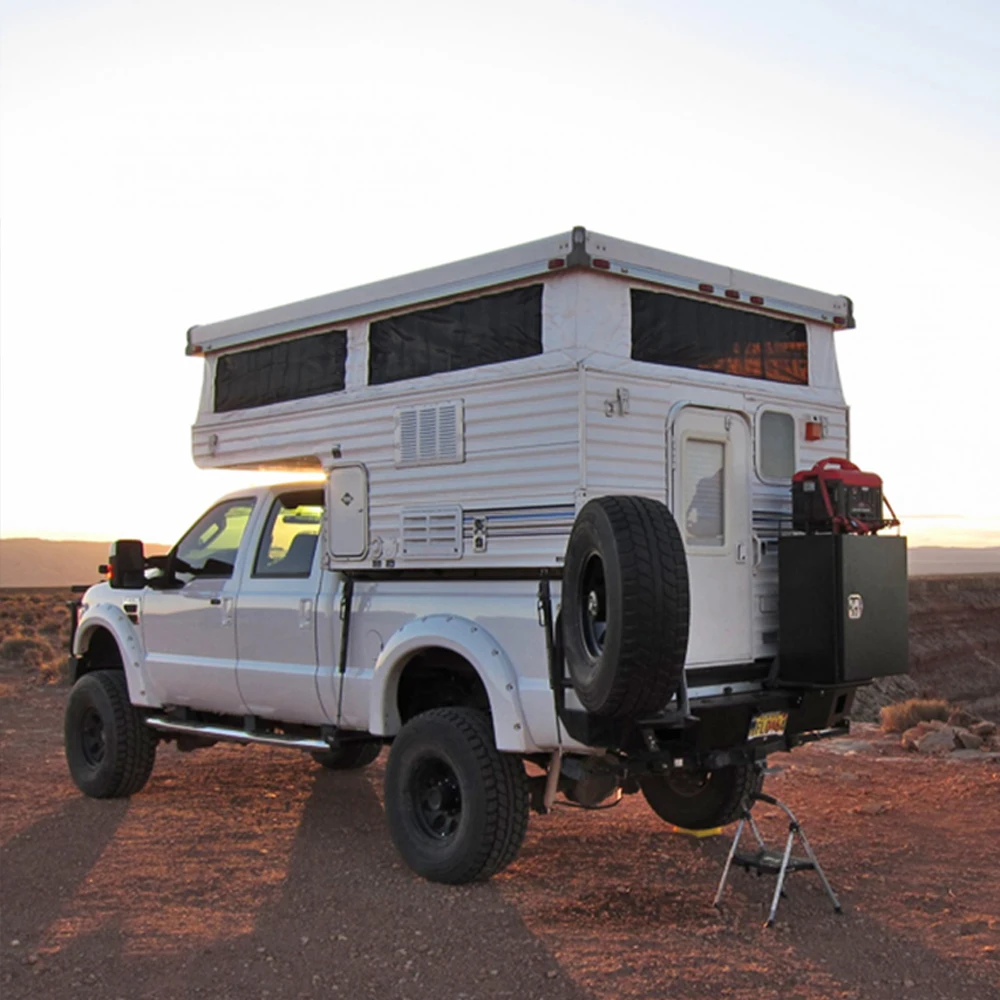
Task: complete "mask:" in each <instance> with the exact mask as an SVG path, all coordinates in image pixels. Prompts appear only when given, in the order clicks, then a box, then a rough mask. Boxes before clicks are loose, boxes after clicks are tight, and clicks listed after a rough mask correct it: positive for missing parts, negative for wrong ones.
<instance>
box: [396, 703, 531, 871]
mask: <svg viewBox="0 0 1000 1000" xmlns="http://www.w3.org/2000/svg"><path fill="white" fill-rule="evenodd" d="M385 808H386V813H387V816H388V820H389V832H390V834H391V835H392V839H393V843H395V845H396V849H397V850H398V851H399V853H400V854H401V855H402V857H403V860H404V861H405V862H406V863H407V864H408V865H409V866H410V868H412V869H413V870H414V871H415V872H416V873H417V874H418V875H422V876H423V877H424V878H427V879H430V880H431V881H432V882H446V883H451V884H460V883H463V882H473V881H476V880H478V879H487V878H489V877H490V876H491V875H495V874H496V873H497V872H498V871H501V870H502V869H503V868H506V867H507V865H509V864H510V863H511V862H512V861H513V860H514V858H515V857H516V856H517V852H518V851H519V850H520V849H521V843H522V842H523V840H524V834H525V831H526V830H527V826H528V784H527V777H526V775H525V773H524V765H523V764H522V763H521V761H520V759H519V758H518V757H515V756H512V755H510V754H503V753H500V752H499V751H498V750H497V748H496V744H495V743H494V740H493V727H492V725H491V723H490V719H489V717H488V716H487V715H486V714H485V713H483V712H480V711H477V710H475V709H471V708H464V707H462V708H459V707H456V708H436V709H432V710H431V711H429V712H424V713H422V714H421V715H418V716H416V717H415V718H413V719H411V720H410V721H409V722H407V723H406V725H405V726H403V728H402V729H401V730H400V733H399V735H398V736H397V737H396V739H395V741H394V742H393V744H392V750H391V751H390V753H389V763H388V765H387V766H386V774H385Z"/></svg>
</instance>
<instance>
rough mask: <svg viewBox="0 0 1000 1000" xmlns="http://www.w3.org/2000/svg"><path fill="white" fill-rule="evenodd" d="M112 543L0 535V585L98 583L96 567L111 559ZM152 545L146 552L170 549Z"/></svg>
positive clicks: (98, 577)
mask: <svg viewBox="0 0 1000 1000" xmlns="http://www.w3.org/2000/svg"><path fill="white" fill-rule="evenodd" d="M109 545H110V542H52V541H49V540H47V539H44V538H0V587H68V586H70V585H72V584H74V583H97V582H98V581H99V580H100V579H101V578H100V575H99V574H98V572H97V567H98V566H99V565H100V564H101V563H105V562H107V561H108V547H109ZM169 550H170V546H169V545H156V544H149V545H147V546H146V554H147V555H158V554H159V553H161V552H168V551H169Z"/></svg>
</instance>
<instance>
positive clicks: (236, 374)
mask: <svg viewBox="0 0 1000 1000" xmlns="http://www.w3.org/2000/svg"><path fill="white" fill-rule="evenodd" d="M346 361H347V333H346V332H345V331H344V330H329V331H327V332H326V333H314V334H312V335H311V336H308V337H296V338H295V339H294V340H282V341H279V342H278V343H276V344H267V345H266V346H264V347H254V348H251V349H250V350H247V351H234V352H233V353H232V354H223V355H222V356H221V357H220V358H219V360H218V362H217V363H216V368H215V412H216V413H225V412H227V411H229V410H244V409H250V408H252V407H254V406H267V405H268V404H269V403H284V402H287V401H288V400H290V399H304V398H305V397H307V396H319V395H321V394H322V393H325V392H339V391H340V390H341V389H343V388H344V369H345V366H346Z"/></svg>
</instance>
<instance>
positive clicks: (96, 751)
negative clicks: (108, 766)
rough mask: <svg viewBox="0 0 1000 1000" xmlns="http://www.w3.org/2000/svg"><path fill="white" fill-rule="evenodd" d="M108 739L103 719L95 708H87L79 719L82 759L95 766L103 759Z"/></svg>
mask: <svg viewBox="0 0 1000 1000" xmlns="http://www.w3.org/2000/svg"><path fill="white" fill-rule="evenodd" d="M107 746H108V741H107V735H106V734H105V731H104V720H103V719H102V718H101V716H100V713H99V712H98V711H97V709H96V708H88V709H87V710H86V711H85V712H84V713H83V718H82V719H81V720H80V749H81V750H82V751H83V759H84V760H85V761H86V762H87V763H88V764H89V765H90V766H91V767H97V766H98V764H100V763H101V762H102V761H103V760H104V754H105V752H106V751H107Z"/></svg>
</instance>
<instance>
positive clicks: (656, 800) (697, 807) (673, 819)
mask: <svg viewBox="0 0 1000 1000" xmlns="http://www.w3.org/2000/svg"><path fill="white" fill-rule="evenodd" d="M762 784H763V775H762V774H761V773H760V772H759V771H758V770H757V769H756V768H755V767H754V766H753V764H751V763H746V762H745V763H740V764H730V765H729V766H728V767H720V768H717V769H716V770H714V771H670V772H667V773H666V774H656V775H649V776H647V777H645V778H643V779H642V781H641V787H642V794H643V796H644V797H645V799H646V801H647V802H648V803H649V806H650V808H651V809H652V810H653V812H655V813H656V815H657V816H659V817H660V819H663V820H666V821H667V822H668V823H672V824H673V825H674V826H679V827H682V828H683V829H685V830H712V829H715V827H718V826H726V825H727V824H728V823H732V822H733V821H734V820H737V819H739V818H740V816H742V815H743V811H744V809H746V808H747V807H748V806H749V805H750V800H751V797H752V796H753V795H755V794H756V793H757V792H759V791H760V789H761V785H762Z"/></svg>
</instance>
